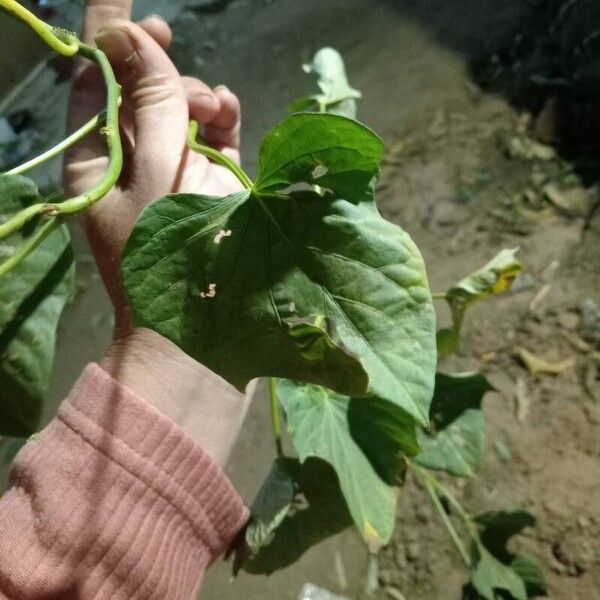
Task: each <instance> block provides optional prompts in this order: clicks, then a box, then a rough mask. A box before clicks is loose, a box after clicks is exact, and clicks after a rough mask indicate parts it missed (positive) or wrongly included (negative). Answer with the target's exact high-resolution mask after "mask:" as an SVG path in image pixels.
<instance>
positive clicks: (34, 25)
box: [0, 0, 80, 56]
mask: <svg viewBox="0 0 600 600" xmlns="http://www.w3.org/2000/svg"><path fill="white" fill-rule="evenodd" d="M0 8H3V9H4V10H6V12H7V13H9V14H10V15H12V16H13V17H15V18H17V19H18V20H19V21H23V22H24V23H26V24H27V25H29V27H30V28H31V29H33V31H35V32H36V33H37V34H38V35H39V36H40V37H41V38H42V39H43V40H44V42H46V44H48V46H50V47H51V48H52V49H53V50H55V51H56V52H58V53H59V54H62V55H63V56H75V54H77V52H78V51H79V46H80V43H79V40H78V39H77V36H75V35H74V34H72V33H70V32H68V31H63V30H60V29H56V28H54V27H52V26H50V25H48V23H45V22H44V21H42V20H41V19H38V17H36V16H35V15H34V14H33V13H32V12H31V11H29V10H27V9H26V8H25V7H24V6H22V5H21V4H19V3H18V2H17V1H16V0H0Z"/></svg>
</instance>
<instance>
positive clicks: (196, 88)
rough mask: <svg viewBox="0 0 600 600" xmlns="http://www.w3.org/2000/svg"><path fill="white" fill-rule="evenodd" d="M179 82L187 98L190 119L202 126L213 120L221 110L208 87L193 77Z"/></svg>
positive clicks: (214, 95) (184, 78) (219, 104)
mask: <svg viewBox="0 0 600 600" xmlns="http://www.w3.org/2000/svg"><path fill="white" fill-rule="evenodd" d="M181 81H182V83H183V87H184V88H185V93H186V96H187V101H188V110H189V117H190V119H193V120H194V121H198V123H202V124H204V123H208V122H210V121H212V120H213V119H215V118H216V117H217V115H218V114H219V112H220V110H221V103H220V102H219V99H218V97H217V95H216V94H215V93H214V92H213V91H212V90H211V89H210V87H208V86H207V85H206V84H205V83H204V82H203V81H200V80H199V79H196V78H195V77H182V78H181Z"/></svg>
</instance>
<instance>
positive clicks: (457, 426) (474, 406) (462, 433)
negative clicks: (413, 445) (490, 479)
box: [415, 373, 493, 477]
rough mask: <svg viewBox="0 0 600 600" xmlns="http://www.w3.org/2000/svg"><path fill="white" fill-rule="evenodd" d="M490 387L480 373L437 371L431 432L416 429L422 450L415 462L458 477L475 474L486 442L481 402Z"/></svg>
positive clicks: (431, 411) (431, 415)
mask: <svg viewBox="0 0 600 600" xmlns="http://www.w3.org/2000/svg"><path fill="white" fill-rule="evenodd" d="M492 390H493V388H492V386H491V385H490V384H489V383H488V381H487V379H486V378H485V377H484V376H483V375H482V374H480V373H463V374H458V375H444V374H442V373H438V374H437V375H436V383H435V391H434V394H433V400H432V402H431V410H430V413H429V416H430V421H431V427H430V431H421V430H419V435H418V439H419V445H420V446H421V450H422V451H421V454H419V455H418V456H417V457H416V459H415V461H416V462H417V463H418V464H420V465H422V466H424V467H427V468H429V469H436V470H441V471H446V472H447V473H450V474H451V475H456V476H457V477H470V476H472V475H474V474H475V472H476V471H477V470H478V468H479V466H480V464H481V461H482V460H483V455H484V452H485V442H486V439H485V419H484V417H483V413H482V412H481V401H482V399H483V396H484V395H485V394H486V392H489V391H492Z"/></svg>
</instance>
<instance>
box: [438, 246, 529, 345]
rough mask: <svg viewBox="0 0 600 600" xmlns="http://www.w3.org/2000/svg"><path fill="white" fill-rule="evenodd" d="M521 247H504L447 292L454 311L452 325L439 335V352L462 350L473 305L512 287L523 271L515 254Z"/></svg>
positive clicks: (447, 300) (448, 300) (447, 299)
mask: <svg viewBox="0 0 600 600" xmlns="http://www.w3.org/2000/svg"><path fill="white" fill-rule="evenodd" d="M517 252H518V248H515V249H513V250H502V251H501V252H500V253H499V254H497V255H496V256H495V257H494V258H493V259H492V260H491V261H490V262H489V263H487V264H486V265H485V266H484V267H482V268H481V269H479V271H475V273H472V274H471V275H469V276H468V277H465V278H464V279H461V280H460V281H459V282H458V283H457V284H455V285H453V286H452V287H451V288H450V289H449V290H448V291H447V292H446V294H445V296H444V297H445V299H446V302H448V305H449V306H450V311H451V313H452V327H451V328H449V329H441V330H440V331H439V332H438V334H437V346H438V351H439V353H440V354H441V355H442V356H449V355H450V354H453V353H454V352H456V350H457V349H458V344H459V341H460V330H461V327H462V322H463V319H464V315H465V312H466V310H467V309H468V308H469V306H471V305H473V304H475V303H476V302H479V301H480V300H483V299H485V298H487V297H488V296H491V295H492V294H501V293H503V292H506V291H507V290H508V289H510V286H511V285H512V283H513V281H514V280H515V277H516V276H517V275H518V274H519V273H520V272H521V263H520V262H519V261H518V260H517V259H516V257H515V255H516V253H517Z"/></svg>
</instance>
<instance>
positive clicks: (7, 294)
mask: <svg viewBox="0 0 600 600" xmlns="http://www.w3.org/2000/svg"><path fill="white" fill-rule="evenodd" d="M40 200H41V199H40V196H39V194H38V191H37V188H36V186H35V184H34V183H33V182H32V181H30V180H28V179H26V178H24V177H20V176H17V175H1V176H0V223H2V222H5V221H6V220H7V219H8V218H9V217H11V216H12V215H13V214H15V213H16V212H18V211H19V210H21V209H22V208H24V207H26V206H29V205H31V204H33V203H36V202H40ZM39 225H41V224H39ZM36 230H37V226H36V224H34V223H32V224H30V226H29V227H27V228H25V229H23V230H22V231H20V232H19V233H16V234H13V235H12V236H9V237H8V238H5V239H4V240H2V241H0V252H1V253H2V255H3V257H4V258H8V257H9V256H11V255H12V254H13V253H14V252H15V250H16V249H17V248H18V247H19V246H21V245H22V244H23V243H24V242H25V241H26V240H27V239H29V238H30V237H31V236H32V235H33V234H34V233H35V231H36ZM73 286H74V267H73V253H72V250H71V246H70V242H69V232H68V230H67V228H66V227H65V226H63V227H61V228H60V229H58V230H56V231H54V232H53V233H52V234H51V235H50V236H49V237H48V238H47V239H46V240H45V241H44V242H43V243H42V245H41V246H40V247H39V248H38V249H37V251H36V252H35V253H34V254H30V255H29V256H28V257H27V258H25V260H24V261H22V262H21V263H19V264H18V265H17V266H16V267H15V268H14V269H13V270H12V271H10V272H9V273H7V274H6V275H4V276H3V278H2V285H0V356H2V360H1V361H0V389H1V390H2V400H1V402H0V434H1V435H6V436H14V437H25V436H28V435H30V434H31V433H33V432H34V431H35V429H36V427H37V425H38V423H39V419H40V414H41V409H42V402H43V399H44V396H45V394H46V392H47V390H48V386H49V383H50V377H51V373H52V362H53V358H54V347H55V341H56V328H57V325H58V319H59V317H60V315H61V313H62V310H63V308H64V306H65V304H66V302H67V300H68V299H69V297H70V296H71V294H72V292H73Z"/></svg>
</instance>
